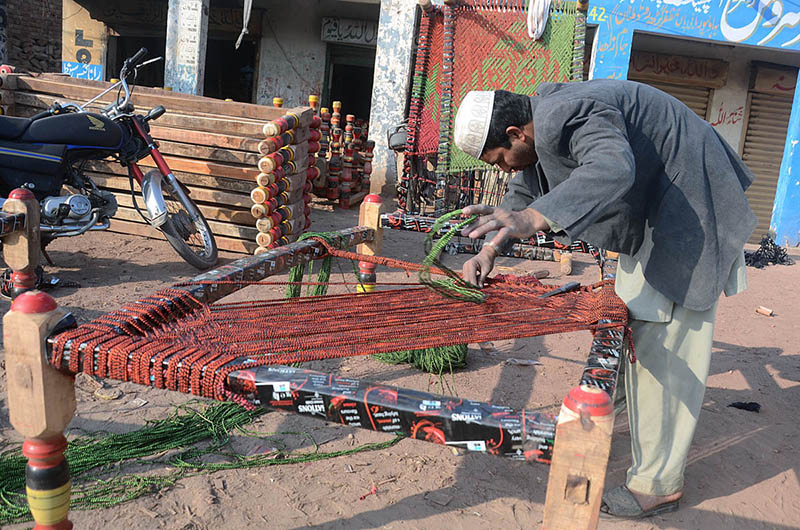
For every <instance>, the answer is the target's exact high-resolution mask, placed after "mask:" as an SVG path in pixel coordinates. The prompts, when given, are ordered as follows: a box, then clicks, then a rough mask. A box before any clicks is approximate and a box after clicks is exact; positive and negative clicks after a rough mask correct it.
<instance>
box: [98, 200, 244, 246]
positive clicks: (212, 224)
mask: <svg viewBox="0 0 800 530" xmlns="http://www.w3.org/2000/svg"><path fill="white" fill-rule="evenodd" d="M114 218H115V219H121V220H123V221H132V222H143V219H142V218H141V216H140V215H139V212H137V211H136V210H134V209H133V208H127V207H124V206H121V207H120V208H119V209H118V210H117V214H116V215H115V216H114ZM250 218H251V219H252V218H253V217H252V216H250ZM206 221H207V222H208V227H209V228H210V229H211V232H212V233H213V234H214V235H215V236H226V237H235V238H241V239H247V240H255V238H256V236H257V235H258V229H256V228H255V227H254V226H250V227H248V226H238V225H234V224H230V223H221V222H218V221H215V220H211V219H208V218H206ZM253 222H255V220H253Z"/></svg>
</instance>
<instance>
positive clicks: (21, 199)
mask: <svg viewBox="0 0 800 530" xmlns="http://www.w3.org/2000/svg"><path fill="white" fill-rule="evenodd" d="M3 211H4V212H6V213H24V214H25V230H24V231H17V232H12V233H11V234H8V235H7V236H6V237H5V240H4V245H3V256H4V258H5V260H6V264H7V265H8V266H9V267H10V268H11V271H12V272H11V283H12V288H11V298H16V297H17V296H18V295H19V294H21V293H24V292H26V291H30V290H32V289H33V288H34V287H36V266H37V265H39V253H40V252H41V243H40V240H39V202H38V201H37V200H36V197H34V196H33V193H31V191H30V190H26V189H23V188H17V189H15V190H12V191H11V193H9V194H8V199H7V200H6V202H5V204H3Z"/></svg>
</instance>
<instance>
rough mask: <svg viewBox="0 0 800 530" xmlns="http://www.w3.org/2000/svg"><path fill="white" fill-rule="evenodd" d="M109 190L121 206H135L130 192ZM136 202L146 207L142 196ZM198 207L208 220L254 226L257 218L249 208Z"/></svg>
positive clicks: (202, 205) (140, 206) (203, 205)
mask: <svg viewBox="0 0 800 530" xmlns="http://www.w3.org/2000/svg"><path fill="white" fill-rule="evenodd" d="M107 191H111V192H112V193H113V194H114V197H115V198H116V199H117V204H119V205H120V206H125V207H127V208H133V200H131V194H130V193H126V192H122V191H113V190H107ZM136 203H137V204H138V205H139V208H144V204H143V203H144V201H143V200H141V196H138V197H137V198H136ZM197 208H198V209H199V210H200V213H202V214H203V217H205V218H206V220H208V221H219V222H227V223H232V224H235V225H240V226H252V225H253V223H255V222H256V220H255V218H254V217H253V215H252V214H251V213H250V209H249V208H248V209H242V210H234V209H232V208H225V207H217V206H207V205H205V204H198V205H197ZM143 211H144V210H143ZM137 215H138V214H137Z"/></svg>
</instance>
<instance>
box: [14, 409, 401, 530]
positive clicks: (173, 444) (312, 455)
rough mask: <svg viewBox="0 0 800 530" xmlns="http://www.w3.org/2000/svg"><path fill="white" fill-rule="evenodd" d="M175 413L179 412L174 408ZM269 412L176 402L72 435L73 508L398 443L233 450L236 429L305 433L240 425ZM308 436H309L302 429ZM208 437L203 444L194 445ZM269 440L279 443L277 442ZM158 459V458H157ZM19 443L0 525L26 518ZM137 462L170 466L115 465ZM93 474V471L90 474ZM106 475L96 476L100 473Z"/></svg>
mask: <svg viewBox="0 0 800 530" xmlns="http://www.w3.org/2000/svg"><path fill="white" fill-rule="evenodd" d="M179 411H181V412H183V413H182V414H179ZM265 412H266V411H265V410H263V409H261V410H255V411H252V412H251V411H247V410H246V409H244V408H243V407H241V406H239V405H237V404H235V403H217V404H212V405H209V406H208V407H205V408H203V409H195V408H192V407H190V406H189V405H183V406H181V407H178V408H176V411H175V413H174V414H173V415H172V416H170V417H169V418H166V419H163V420H158V421H154V422H148V424H147V425H146V426H145V427H143V428H141V429H139V430H137V431H133V432H128V433H124V434H109V435H107V436H97V435H91V436H83V437H79V438H76V439H74V440H71V441H70V442H69V444H68V446H67V450H66V451H65V453H64V456H65V457H66V459H67V462H68V464H69V467H70V474H71V477H72V482H73V491H72V499H71V503H70V508H71V509H76V510H90V509H94V508H108V507H111V506H116V505H118V504H121V503H123V502H127V501H129V500H133V499H136V498H139V497H141V496H143V495H147V494H150V493H155V492H157V491H161V490H163V489H164V488H169V487H171V486H173V485H175V483H176V482H177V481H178V480H179V479H180V478H183V477H187V476H192V475H198V474H204V473H213V472H215V471H219V470H222V469H242V468H254V467H264V466H274V465H281V464H294V463H301V462H313V461H317V460H323V459H326V458H335V457H338V456H344V455H351V454H355V453H360V452H363V451H372V450H380V449H385V448H387V447H390V446H391V445H394V444H395V443H397V442H398V441H399V440H400V439H401V438H399V437H397V438H394V439H391V440H388V441H386V442H381V443H373V444H364V445H361V446H358V447H355V448H353V449H347V450H343V451H331V452H327V453H323V452H320V451H319V448H318V447H317V445H316V444H315V443H313V440H311V442H312V444H313V450H312V451H311V452H306V453H299V454H295V455H286V454H285V452H284V451H282V450H275V451H272V452H270V453H263V454H258V455H252V456H248V455H244V454H241V453H237V452H235V451H233V450H231V449H230V448H229V447H228V446H229V445H230V435H231V434H232V433H233V432H234V431H236V432H238V433H239V434H243V435H246V436H258V437H270V438H273V437H275V436H277V435H297V434H302V433H258V432H253V431H248V430H246V429H245V428H244V427H245V426H246V425H247V424H249V423H252V422H253V420H255V419H256V418H257V417H258V416H260V415H261V414H263V413H265ZM305 436H306V437H307V438H309V439H310V437H309V436H308V435H305ZM200 443H205V444H207V445H205V446H204V447H203V448H202V449H201V448H200V447H198V445H197V444H200ZM271 444H273V445H281V444H280V443H279V442H278V441H277V440H274V439H273V440H272V442H271ZM180 449H183V451H182V452H180V453H178V454H177V455H174V456H171V457H168V458H163V457H162V458H160V459H159V458H157V455H161V454H162V453H164V452H167V451H173V450H180ZM206 455H217V456H221V457H223V458H226V459H227V460H228V461H227V462H213V463H212V462H206V461H204V460H203V457H204V456H206ZM154 457H156V458H154ZM26 463H27V459H26V458H25V457H24V456H23V455H22V450H21V447H20V446H19V445H15V446H14V447H11V448H8V449H6V450H4V451H2V452H0V525H4V524H11V523H18V522H22V521H28V520H30V519H31V514H30V510H29V509H28V504H27V501H26V498H25V494H24V493H22V491H24V488H25V465H26ZM122 464H127V465H131V464H135V465H142V466H150V467H156V466H160V467H167V468H168V469H171V471H169V472H167V473H162V474H147V475H140V474H124V475H123V474H122V471H121V469H120V467H119V466H120V465H122ZM90 472H91V473H90ZM109 473H111V476H110V477H107V478H101V476H100V475H101V474H109Z"/></svg>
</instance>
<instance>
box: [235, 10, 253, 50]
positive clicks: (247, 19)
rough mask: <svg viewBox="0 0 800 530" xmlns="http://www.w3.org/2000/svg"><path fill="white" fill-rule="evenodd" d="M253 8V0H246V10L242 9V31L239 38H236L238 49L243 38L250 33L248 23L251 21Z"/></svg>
mask: <svg viewBox="0 0 800 530" xmlns="http://www.w3.org/2000/svg"><path fill="white" fill-rule="evenodd" d="M252 10H253V0H244V10H243V11H242V32H241V33H239V38H238V39H236V46H235V48H236V49H237V50H238V49H239V46H241V45H242V40H243V39H244V36H245V35H246V34H248V33H250V32H249V31H247V25H248V24H249V23H250V12H251V11H252Z"/></svg>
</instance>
